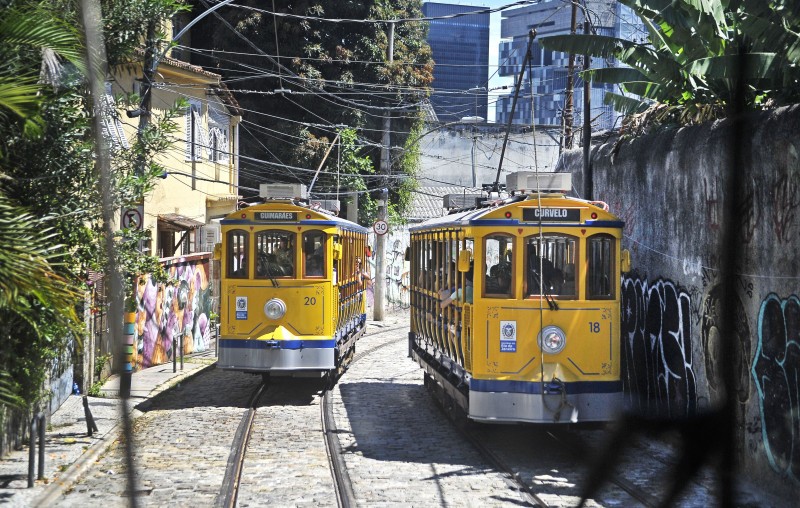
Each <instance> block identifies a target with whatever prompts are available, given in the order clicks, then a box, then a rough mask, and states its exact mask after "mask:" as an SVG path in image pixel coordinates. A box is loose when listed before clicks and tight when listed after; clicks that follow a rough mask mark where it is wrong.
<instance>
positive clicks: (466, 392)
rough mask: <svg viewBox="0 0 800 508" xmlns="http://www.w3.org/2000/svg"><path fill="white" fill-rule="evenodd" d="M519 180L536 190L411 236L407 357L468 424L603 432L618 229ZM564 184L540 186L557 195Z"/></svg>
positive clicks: (615, 385)
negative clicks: (576, 426)
mask: <svg viewBox="0 0 800 508" xmlns="http://www.w3.org/2000/svg"><path fill="white" fill-rule="evenodd" d="M528 176H529V177H530V178H529V179H534V180H535V178H539V179H540V183H541V185H540V186H539V188H537V185H535V184H534V185H527V187H528V188H527V189H525V188H524V187H525V185H521V186H520V187H523V188H521V189H518V190H516V191H514V190H512V196H511V197H509V198H507V199H503V200H497V201H494V202H490V203H484V204H482V205H480V206H475V207H473V208H469V209H463V210H456V211H454V212H451V213H450V214H449V215H446V216H444V217H440V218H436V219H432V220H429V221H427V222H424V223H422V224H421V225H419V226H417V227H414V228H412V229H411V245H410V249H409V260H410V262H411V288H410V292H411V331H410V333H409V348H410V352H411V355H412V357H413V358H414V359H415V360H416V361H417V362H418V363H419V364H420V365H421V366H422V368H423V369H424V370H425V383H426V386H428V387H429V388H431V389H432V390H433V391H434V392H436V393H438V394H439V395H441V396H443V398H444V399H445V400H446V402H447V403H448V404H447V405H450V406H453V407H456V408H459V409H460V410H462V411H463V412H465V413H466V415H467V416H468V417H469V418H470V419H472V420H475V421H480V422H535V423H556V422H562V423H564V422H576V421H582V422H589V421H609V420H611V419H613V418H614V416H615V415H616V414H617V413H618V412H619V411H620V410H621V404H622V400H623V399H622V381H621V378H620V361H621V358H620V355H621V348H620V284H619V282H620V272H621V271H627V270H629V265H630V258H629V255H628V253H627V251H621V250H620V240H621V238H622V227H623V222H622V221H621V220H620V219H619V218H618V217H616V216H614V215H612V214H611V213H609V212H608V211H607V207H606V206H605V205H604V204H602V203H597V202H588V201H585V200H580V199H575V198H569V197H566V196H565V195H564V194H562V193H553V192H547V190H548V189H545V188H544V187H546V186H548V185H547V184H545V183H544V182H542V181H541V180H544V177H543V175H537V174H535V173H530V174H529V175H528ZM569 177H570V175H568V174H557V175H552V174H551V176H549V177H547V178H548V179H549V180H548V181H550V182H555V183H554V184H553V185H550V187H555V188H558V189H562V190H566V189H570V188H571V180H570V178H569ZM520 180H522V181H524V180H525V179H524V178H522V177H521V178H520ZM515 181H517V179H516V178H515ZM531 187H533V189H534V190H536V191H537V192H533V193H532V192H531V190H530V188H531ZM513 192H516V195H514V194H513Z"/></svg>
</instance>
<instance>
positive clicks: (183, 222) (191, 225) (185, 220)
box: [158, 213, 205, 231]
mask: <svg viewBox="0 0 800 508" xmlns="http://www.w3.org/2000/svg"><path fill="white" fill-rule="evenodd" d="M203 226H205V223H204V222H200V221H198V220H194V219H192V218H190V217H186V216H185V215H180V214H177V213H167V214H164V215H159V216H158V229H159V230H160V231H189V230H192V229H197V228H200V227H203Z"/></svg>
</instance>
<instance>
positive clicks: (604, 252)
mask: <svg viewBox="0 0 800 508" xmlns="http://www.w3.org/2000/svg"><path fill="white" fill-rule="evenodd" d="M614 242H615V240H614V238H613V237H611V236H607V235H597V236H593V237H591V238H589V239H588V240H587V242H586V247H587V253H586V254H587V257H588V259H587V264H588V266H587V280H586V297H587V298H589V299H598V300H599V299H607V298H614V285H615V281H614V253H615V248H616V245H615V243H614Z"/></svg>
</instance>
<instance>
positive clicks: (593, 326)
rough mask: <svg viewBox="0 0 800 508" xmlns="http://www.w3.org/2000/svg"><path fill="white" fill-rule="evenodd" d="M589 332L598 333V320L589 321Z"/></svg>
mask: <svg viewBox="0 0 800 508" xmlns="http://www.w3.org/2000/svg"><path fill="white" fill-rule="evenodd" d="M589 333H600V323H599V322H598V321H589Z"/></svg>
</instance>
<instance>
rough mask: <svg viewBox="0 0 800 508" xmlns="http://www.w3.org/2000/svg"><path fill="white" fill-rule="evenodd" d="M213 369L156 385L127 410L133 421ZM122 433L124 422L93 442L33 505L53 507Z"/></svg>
mask: <svg viewBox="0 0 800 508" xmlns="http://www.w3.org/2000/svg"><path fill="white" fill-rule="evenodd" d="M212 368H216V363H213V364H210V365H204V366H202V367H200V368H198V369H195V370H193V371H190V372H185V373H183V374H180V375H178V376H175V377H174V378H172V379H170V380H169V381H165V382H164V383H161V384H160V385H158V386H157V387H155V388H153V389H152V390H151V391H150V393H149V394H148V395H147V400H144V401H142V402H140V403H139V404H137V405H136V406H134V407H131V408H129V409H127V411H129V412H130V415H131V422H133V421H135V420H136V419H137V418H138V417H139V416H141V415H143V414H144V413H145V412H146V411H147V409H148V408H150V406H152V405H153V399H155V398H156V397H158V396H160V395H162V394H163V393H165V392H167V391H168V390H170V389H171V388H173V387H174V386H176V385H178V384H180V383H181V382H183V381H186V380H188V379H191V378H193V377H194V376H197V375H199V374H200V373H202V372H205V371H206V370H209V369H212ZM121 435H122V425H121V423H119V422H117V423H116V424H115V425H114V426H113V427H112V428H111V429H110V430H109V431H108V432H106V433H105V435H103V436H102V437H100V438H98V440H97V441H96V442H95V443H93V444H92V445H91V446H90V447H89V448H88V449H87V450H86V451H85V452H83V454H81V456H80V457H78V460H76V461H75V462H73V463H72V465H71V466H69V467H68V468H67V469H66V471H64V473H63V474H61V475H60V476H59V477H58V478H57V479H56V480H54V481H53V482H52V483H49V484H48V485H47V486H46V487H45V488H44V492H42V493H41V494H39V495H38V496H37V497H35V498H34V500H33V502H32V506H37V507H39V506H41V507H46V506H52V505H53V504H54V503H55V502H56V501H58V499H59V498H60V497H62V496H63V495H64V493H65V492H66V491H68V490H69V489H71V488H72V487H73V486H74V485H75V484H76V483H77V482H78V480H79V479H80V477H81V476H83V474H84V473H86V471H88V470H89V468H90V467H91V466H92V464H93V463H94V462H96V461H97V459H98V458H99V457H100V456H101V455H103V454H104V453H106V451H108V449H109V448H111V446H112V445H113V444H114V443H116V442H117V441H119V438H120V437H121Z"/></svg>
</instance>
